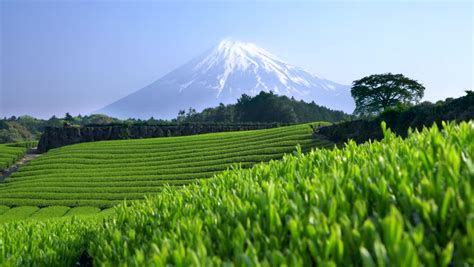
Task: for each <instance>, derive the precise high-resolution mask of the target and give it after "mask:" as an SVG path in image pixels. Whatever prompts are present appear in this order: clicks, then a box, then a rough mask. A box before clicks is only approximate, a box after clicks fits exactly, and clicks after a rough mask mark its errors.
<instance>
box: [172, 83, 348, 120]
mask: <svg viewBox="0 0 474 267" xmlns="http://www.w3.org/2000/svg"><path fill="white" fill-rule="evenodd" d="M345 118H348V115H347V114H345V113H344V112H342V111H334V110H331V109H328V108H326V107H322V106H318V105H316V104H315V103H314V102H311V103H306V102H304V101H297V100H295V99H294V98H288V97H286V96H278V95H275V94H273V93H272V92H270V93H266V92H263V91H262V92H260V93H259V94H258V95H256V96H254V97H251V96H248V95H245V94H244V95H242V96H241V97H240V99H238V100H237V104H232V105H224V104H222V103H221V104H220V105H219V106H217V107H215V108H207V109H204V110H203V111H202V112H200V113H195V114H193V113H191V112H188V114H185V113H184V111H182V112H181V113H179V114H178V121H186V122H226V123H229V122H233V123H242V122H280V123H305V122H311V121H329V122H336V121H341V120H343V119H345Z"/></svg>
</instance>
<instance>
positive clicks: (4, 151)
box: [0, 144, 27, 171]
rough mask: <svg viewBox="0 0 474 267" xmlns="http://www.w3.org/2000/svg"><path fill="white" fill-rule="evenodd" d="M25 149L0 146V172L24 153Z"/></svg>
mask: <svg viewBox="0 0 474 267" xmlns="http://www.w3.org/2000/svg"><path fill="white" fill-rule="evenodd" d="M26 150H27V149H26V148H25V147H15V146H10V145H3V144H1V145H0V171H1V170H4V169H6V168H8V167H9V166H10V165H12V164H13V163H14V162H15V161H17V160H18V159H19V158H21V157H23V155H25V153H26Z"/></svg>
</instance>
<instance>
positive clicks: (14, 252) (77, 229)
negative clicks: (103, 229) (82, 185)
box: [0, 217, 97, 267]
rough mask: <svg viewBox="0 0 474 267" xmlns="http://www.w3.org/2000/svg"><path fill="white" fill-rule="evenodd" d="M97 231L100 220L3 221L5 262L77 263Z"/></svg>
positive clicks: (0, 261)
mask: <svg viewBox="0 0 474 267" xmlns="http://www.w3.org/2000/svg"><path fill="white" fill-rule="evenodd" d="M94 231H97V221H96V220H91V219H90V218H88V219H87V220H85V219H80V218H77V217H67V218H65V219H57V220H50V221H36V220H35V221H21V222H12V223H8V224H3V225H0V265H1V266H45V267H46V266H48V267H51V266H73V265H74V264H75V263H76V261H77V260H78V259H79V257H80V256H81V253H82V252H83V251H84V249H85V247H86V245H87V244H88V242H90V240H92V237H93V236H92V235H93V233H94Z"/></svg>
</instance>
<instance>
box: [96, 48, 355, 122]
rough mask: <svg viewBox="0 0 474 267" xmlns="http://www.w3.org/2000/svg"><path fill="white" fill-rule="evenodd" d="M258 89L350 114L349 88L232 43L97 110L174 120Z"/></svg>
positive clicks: (251, 93) (121, 116) (252, 49)
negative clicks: (180, 111)
mask: <svg viewBox="0 0 474 267" xmlns="http://www.w3.org/2000/svg"><path fill="white" fill-rule="evenodd" d="M260 91H267V92H268V91H273V92H274V93H276V94H278V95H287V96H289V97H291V96H293V97H294V98H296V99H299V100H304V101H306V102H311V101H314V102H315V103H316V104H318V105H322V106H326V107H329V108H331V109H336V110H343V111H345V112H349V113H351V112H352V111H353V109H354V102H353V100H352V98H351V95H350V87H349V86H346V85H341V84H338V83H335V82H332V81H329V80H326V79H323V78H320V77H318V76H316V75H314V74H311V73H309V72H307V71H305V70H303V69H301V68H298V67H295V66H293V65H290V64H288V63H286V62H284V61H283V60H281V59H279V58H278V57H276V56H274V55H272V54H270V53H269V52H267V51H265V50H264V49H262V48H260V47H258V46H256V45H254V44H252V43H245V42H240V41H235V40H231V39H226V40H223V41H221V42H220V43H219V44H218V45H217V46H216V47H214V48H213V49H211V50H210V51H208V52H207V53H204V54H203V55H201V56H199V57H197V58H195V59H193V60H191V61H190V62H188V63H186V64H185V65H183V66H181V67H179V68H177V69H175V70H174V71H172V72H170V73H169V74H167V75H165V76H164V77H162V78H161V79H159V80H157V81H155V82H153V83H152V84H150V85H148V86H147V87H145V88H143V89H140V90H138V91H136V92H134V93H132V94H130V95H128V96H126V97H124V98H122V99H120V100H118V101H116V102H114V103H112V104H110V105H108V106H106V107H104V108H103V109H101V110H99V111H98V112H99V113H104V114H107V115H111V116H114V117H119V118H128V117H135V118H149V117H151V116H153V117H155V118H162V119H171V118H175V117H176V116H177V114H178V111H179V110H187V109H188V108H190V107H192V108H195V109H196V110H197V111H201V110H202V109H204V108H207V107H214V106H217V105H218V104H219V103H224V104H230V103H236V101H237V99H238V98H239V97H240V96H241V95H242V94H247V95H251V96H254V95H256V94H258V93H259V92H260Z"/></svg>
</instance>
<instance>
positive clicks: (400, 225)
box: [0, 122, 474, 266]
mask: <svg viewBox="0 0 474 267" xmlns="http://www.w3.org/2000/svg"><path fill="white" fill-rule="evenodd" d="M473 159H474V123H473V122H471V123H463V124H461V125H460V126H454V125H449V126H447V128H446V129H445V130H444V131H442V132H441V131H439V130H438V129H437V128H433V129H431V130H424V131H423V132H422V133H420V134H418V133H414V134H411V135H410V136H409V137H408V138H407V139H406V140H402V139H400V138H397V137H395V136H394V135H391V134H386V136H385V138H384V140H382V141H381V142H374V143H366V144H364V145H360V146H357V145H355V143H350V144H348V145H346V146H345V147H344V148H343V149H331V150H326V149H317V150H314V151H312V152H310V153H307V154H304V155H303V154H300V153H298V154H295V155H288V156H285V157H284V159H283V160H282V161H272V162H270V163H269V164H259V165H257V166H255V167H253V168H252V169H249V170H242V169H239V168H237V169H235V170H231V171H227V172H224V173H221V174H219V175H217V177H216V179H212V180H210V181H208V182H205V181H202V182H200V183H198V184H193V185H190V186H188V187H186V188H184V189H182V190H177V189H176V188H174V187H170V188H166V189H165V190H163V192H162V194H158V195H157V196H155V197H153V198H150V199H148V200H146V201H136V202H133V205H131V206H128V207H127V206H119V207H118V208H116V212H117V213H116V214H115V215H114V217H113V218H110V219H107V220H106V222H105V223H99V224H97V223H94V222H91V221H89V220H81V219H76V220H74V217H73V218H72V220H71V219H69V220H64V219H63V220H57V221H55V222H54V221H50V222H48V223H31V222H27V221H23V222H17V223H10V224H6V225H0V243H3V244H4V246H3V248H2V250H0V265H1V264H4V265H9V264H11V265H16V264H19V263H21V264H23V265H35V266H43V265H44V266H67V265H72V263H74V262H75V261H76V260H77V259H78V258H79V257H80V255H81V254H82V252H83V251H84V249H87V251H88V253H89V254H90V255H91V256H92V258H93V260H94V262H93V263H94V266H165V265H174V266H186V265H192V266H199V265H200V266H213V265H214V266H221V265H223V264H224V263H228V262H231V263H234V265H236V266H244V265H246V266H254V265H255V266H257V265H259V264H260V265H262V266H269V265H272V266H280V265H286V266H361V265H364V266H472V265H473V264H474V254H473V253H472V248H473V247H474V211H473V207H474V195H473V193H474V191H473V190H472V187H473V181H474V162H473Z"/></svg>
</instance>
